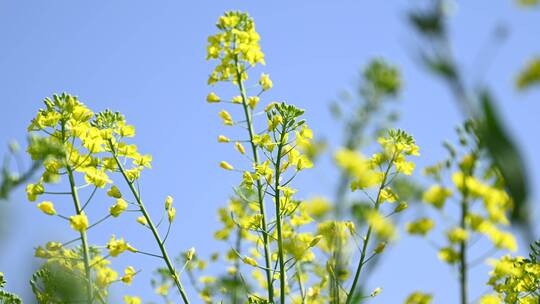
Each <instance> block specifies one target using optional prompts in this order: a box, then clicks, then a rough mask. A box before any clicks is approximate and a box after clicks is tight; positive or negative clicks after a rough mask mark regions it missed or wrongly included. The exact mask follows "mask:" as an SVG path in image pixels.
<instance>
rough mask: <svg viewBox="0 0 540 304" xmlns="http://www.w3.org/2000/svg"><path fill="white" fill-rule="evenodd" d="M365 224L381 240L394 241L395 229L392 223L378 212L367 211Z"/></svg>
mask: <svg viewBox="0 0 540 304" xmlns="http://www.w3.org/2000/svg"><path fill="white" fill-rule="evenodd" d="M366 222H367V223H368V224H369V225H370V226H371V227H372V228H373V231H374V232H375V234H377V235H378V236H379V237H380V238H381V239H382V240H389V239H394V238H395V237H396V228H395V227H394V225H393V224H392V222H390V220H388V218H386V217H385V216H383V215H382V214H381V213H379V212H378V211H376V210H369V211H367V213H366Z"/></svg>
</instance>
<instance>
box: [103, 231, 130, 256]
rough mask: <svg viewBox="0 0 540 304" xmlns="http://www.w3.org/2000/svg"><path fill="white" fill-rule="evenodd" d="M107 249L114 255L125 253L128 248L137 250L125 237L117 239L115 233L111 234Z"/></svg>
mask: <svg viewBox="0 0 540 304" xmlns="http://www.w3.org/2000/svg"><path fill="white" fill-rule="evenodd" d="M107 249H108V250H109V254H110V255H111V256H112V257H117V256H118V255H119V254H121V253H123V252H124V251H126V250H129V251H131V252H137V249H135V248H133V247H132V246H131V245H130V244H128V243H127V242H126V241H124V239H116V238H115V236H114V234H113V235H112V236H111V239H110V240H109V242H108V243H107Z"/></svg>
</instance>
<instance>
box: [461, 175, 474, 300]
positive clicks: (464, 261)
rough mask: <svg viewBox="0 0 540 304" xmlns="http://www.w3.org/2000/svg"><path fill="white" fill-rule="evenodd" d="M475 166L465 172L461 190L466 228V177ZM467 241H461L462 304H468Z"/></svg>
mask: <svg viewBox="0 0 540 304" xmlns="http://www.w3.org/2000/svg"><path fill="white" fill-rule="evenodd" d="M473 170H474V167H472V168H470V170H469V172H464V174H463V190H462V191H461V197H462V199H461V219H460V227H461V229H463V230H465V229H466V228H467V227H466V218H467V214H468V213H469V190H468V188H467V186H466V183H465V181H466V179H467V177H469V176H472V174H473ZM467 274H468V267H467V241H466V240H464V241H461V242H460V243H459V287H460V288H459V290H460V299H461V304H467V298H468V296H467Z"/></svg>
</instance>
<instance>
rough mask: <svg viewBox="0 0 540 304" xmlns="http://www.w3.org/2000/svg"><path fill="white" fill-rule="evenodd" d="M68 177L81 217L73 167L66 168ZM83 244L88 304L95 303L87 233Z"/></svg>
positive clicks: (83, 233)
mask: <svg viewBox="0 0 540 304" xmlns="http://www.w3.org/2000/svg"><path fill="white" fill-rule="evenodd" d="M66 169H67V173H68V177H69V186H70V189H71V197H72V199H73V203H74V204H75V211H76V212H77V215H80V214H81V213H82V210H81V204H80V202H79V194H78V193H77V186H76V184H75V178H74V177H73V170H72V168H71V166H69V165H67V166H66ZM80 235H81V243H82V250H83V263H84V273H85V276H86V289H87V290H88V292H87V293H86V299H87V301H88V303H92V302H93V298H94V297H93V296H92V294H93V287H92V273H91V269H90V253H89V250H88V240H87V236H86V231H81V232H80Z"/></svg>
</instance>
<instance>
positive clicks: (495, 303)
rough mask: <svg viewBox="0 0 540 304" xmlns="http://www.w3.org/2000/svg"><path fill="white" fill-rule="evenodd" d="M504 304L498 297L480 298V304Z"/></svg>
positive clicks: (487, 296)
mask: <svg viewBox="0 0 540 304" xmlns="http://www.w3.org/2000/svg"><path fill="white" fill-rule="evenodd" d="M501 303H503V302H502V301H501V300H500V299H499V297H498V296H496V295H485V296H483V297H482V298H480V304H501Z"/></svg>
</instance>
